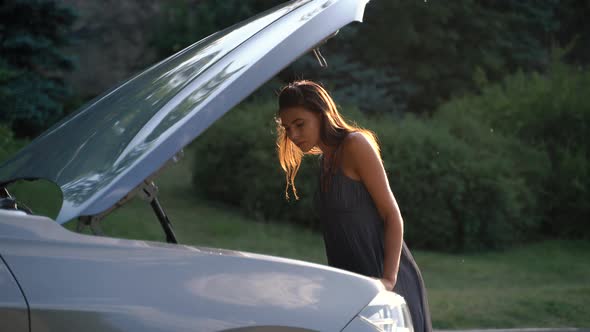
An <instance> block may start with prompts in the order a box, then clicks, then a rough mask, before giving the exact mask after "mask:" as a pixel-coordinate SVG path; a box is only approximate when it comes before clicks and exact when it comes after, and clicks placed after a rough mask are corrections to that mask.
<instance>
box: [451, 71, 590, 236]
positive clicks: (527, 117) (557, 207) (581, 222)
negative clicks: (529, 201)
mask: <svg viewBox="0 0 590 332" xmlns="http://www.w3.org/2000/svg"><path fill="white" fill-rule="evenodd" d="M589 94H590V70H588V69H585V70H582V69H577V68H574V67H570V66H567V65H563V64H561V63H559V62H554V63H553V65H552V66H551V67H550V70H549V71H548V73H547V74H546V75H540V74H524V73H518V74H516V75H514V76H511V77H509V78H507V79H506V80H505V81H504V82H503V83H502V84H499V85H491V86H486V87H484V88H483V92H482V95H481V96H468V97H465V98H461V99H457V100H455V101H453V102H450V103H449V104H447V105H445V106H443V107H442V110H443V112H449V113H453V114H455V115H454V116H455V117H464V116H475V117H477V118H478V119H480V121H482V122H483V123H485V124H486V125H488V126H489V127H490V128H493V129H494V130H496V131H498V132H502V133H504V134H505V135H509V136H514V137H517V138H518V139H520V140H521V141H522V142H523V143H524V144H526V145H528V146H533V147H535V148H536V149H539V150H541V151H544V153H546V154H547V156H548V157H549V161H550V172H549V173H548V174H547V175H546V176H545V177H544V178H543V179H541V180H542V181H541V183H540V184H541V189H540V190H538V194H539V196H540V197H539V200H540V202H542V204H540V205H539V206H538V209H539V212H540V213H541V214H542V215H543V216H544V231H545V233H546V234H547V235H552V236H555V235H557V236H564V235H565V236H569V237H586V238H587V237H588V234H590V228H589V227H590V226H589V225H588V223H587V220H590V202H589V201H588V197H590V180H589V179H590V161H589V158H590V147H589V146H588V144H586V142H588V141H589V140H590V130H589V129H590V104H589V103H588V99H587V98H588V97H587V96H588V95H589Z"/></svg>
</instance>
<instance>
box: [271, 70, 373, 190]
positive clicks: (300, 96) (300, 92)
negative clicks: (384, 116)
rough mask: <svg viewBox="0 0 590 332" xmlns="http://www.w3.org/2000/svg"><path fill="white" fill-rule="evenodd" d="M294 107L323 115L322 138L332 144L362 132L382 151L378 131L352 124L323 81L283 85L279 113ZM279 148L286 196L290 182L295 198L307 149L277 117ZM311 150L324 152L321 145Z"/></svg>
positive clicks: (300, 81) (324, 141)
mask: <svg viewBox="0 0 590 332" xmlns="http://www.w3.org/2000/svg"><path fill="white" fill-rule="evenodd" d="M292 107H303V108H305V109H307V110H309V111H311V112H314V113H319V114H320V115H321V126H320V139H321V140H322V142H323V143H324V144H326V145H328V146H334V147H337V146H339V145H340V143H341V142H342V140H344V138H345V137H346V135H348V134H349V133H352V132H361V133H363V134H364V135H365V136H366V137H367V139H369V141H370V142H371V144H372V145H373V147H374V148H375V149H376V150H377V153H379V144H377V138H376V136H375V134H374V133H373V132H371V131H369V130H366V129H363V128H360V127H358V126H356V125H354V124H349V123H347V122H346V120H345V119H344V118H343V117H342V115H340V113H339V112H338V109H337V108H336V104H335V103H334V100H333V99H332V97H330V95H329V94H328V92H327V91H326V90H325V89H324V88H323V87H322V86H321V85H319V84H317V83H315V82H312V81H307V80H299V81H294V82H292V83H289V84H288V85H286V86H285V87H283V88H282V89H281V92H280V93H279V113H280V112H281V111H283V110H286V109H288V108H292ZM276 122H277V152H278V157H279V162H280V163H281V167H282V168H283V170H284V171H285V177H286V182H287V184H286V186H285V197H286V198H287V199H289V186H291V189H292V190H293V195H294V196H295V199H299V196H297V188H296V187H295V176H296V175H297V171H299V166H301V159H302V157H303V154H304V153H303V151H301V149H299V147H298V146H297V145H295V144H294V143H293V142H292V141H291V140H290V139H289V138H288V137H287V132H286V130H285V128H284V127H283V126H281V122H280V120H279V119H278V117H277V121H276ZM308 153H309V154H321V153H322V151H321V150H320V149H319V147H317V146H316V147H314V148H312V149H311V150H310V151H309V152H308Z"/></svg>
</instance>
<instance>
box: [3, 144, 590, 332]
mask: <svg viewBox="0 0 590 332" xmlns="http://www.w3.org/2000/svg"><path fill="white" fill-rule="evenodd" d="M190 157H191V153H190V152H189V153H187V158H186V160H184V161H183V162H182V163H181V164H179V165H175V166H172V167H171V168H169V169H168V170H166V171H164V173H163V174H162V176H161V177H160V179H159V181H158V183H159V185H160V198H161V203H162V205H163V206H164V208H165V210H166V212H167V214H168V215H169V217H170V219H171V221H172V223H173V225H174V230H175V232H176V235H177V237H178V239H179V241H180V242H181V243H183V244H192V245H201V246H209V247H221V248H228V249H238V250H244V251H251V252H259V253H265V254H272V255H278V256H284V257H290V258H297V259H303V260H307V261H313V262H317V263H322V264H325V262H326V259H325V256H324V248H323V243H322V239H321V236H320V235H319V234H316V233H312V232H310V231H307V230H305V229H301V228H299V227H295V226H290V225H283V224H265V223H257V222H254V221H251V220H248V219H247V218H245V217H243V216H242V215H241V214H240V213H239V212H237V211H235V210H232V209H231V208H228V207H226V206H221V205H217V204H214V203H210V202H203V201H199V200H197V199H195V198H194V195H193V194H192V192H191V189H192V188H191V176H190ZM46 191H47V190H45V189H44V190H43V192H44V194H43V196H44V201H45V202H47V195H46V193H45V192H46ZM13 193H14V194H15V196H17V197H19V198H20V199H23V197H26V194H24V189H22V188H16V189H15V190H14V191H13ZM281 198H282V197H281V196H277V199H281ZM33 206H34V205H33ZM56 209H57V207H55V206H54V207H47V206H41V207H39V208H38V209H37V211H39V212H41V213H49V214H53V215H55V214H56V211H57V210H56ZM102 226H103V230H104V231H105V233H107V234H108V235H109V236H116V237H124V238H133V239H145V240H154V241H164V236H163V232H162V230H161V228H160V225H159V223H158V222H157V219H156V217H155V215H154V214H153V212H152V211H151V209H150V207H149V205H148V203H147V202H144V201H142V200H141V199H135V200H134V201H132V202H130V204H128V205H126V206H125V207H123V208H121V209H119V210H117V211H115V212H114V213H112V214H111V215H110V216H108V217H107V218H106V219H105V220H104V221H103V224H102ZM66 227H68V228H70V229H73V228H74V227H75V222H70V223H68V224H67V225H66ZM406 227H412V226H411V225H410V224H407V225H406ZM413 254H414V256H415V258H416V260H417V261H418V264H419V266H420V267H421V270H422V273H423V275H424V279H425V281H426V286H427V288H428V293H429V301H430V308H431V312H432V318H433V325H434V327H435V328H438V329H461V328H509V327H590V243H588V242H581V241H579V242H575V241H547V242H543V243H537V244H527V245H523V246H522V247H519V248H513V249H510V250H507V251H504V252H491V253H477V254H461V255H457V254H441V253H435V252H425V251H414V252H413Z"/></svg>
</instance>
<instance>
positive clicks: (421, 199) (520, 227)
mask: <svg viewBox="0 0 590 332" xmlns="http://www.w3.org/2000/svg"><path fill="white" fill-rule="evenodd" d="M380 123H381V124H380V125H379V124H374V125H373V128H374V129H375V130H376V132H377V134H378V135H379V138H380V141H381V147H382V150H383V152H382V154H383V159H384V164H385V168H386V170H387V171H388V176H389V181H390V185H391V188H392V190H393V192H394V193H395V195H396V198H397V200H398V202H399V205H400V208H401V210H402V215H403V217H404V220H405V224H406V228H405V229H406V231H405V232H406V234H405V238H406V239H407V241H408V242H409V243H411V244H412V246H415V247H421V248H430V249H440V250H447V251H463V250H472V249H482V248H498V247H504V246H506V245H508V244H510V243H513V242H514V241H518V240H521V239H524V238H526V237H527V236H528V235H527V234H528V233H527V231H528V230H530V228H531V227H535V221H536V219H535V218H534V215H533V214H534V213H533V214H531V213H532V212H534V211H533V210H534V209H533V207H534V205H535V197H534V194H533V191H532V189H531V188H530V187H529V186H528V185H527V181H526V179H525V178H523V176H522V175H523V174H524V173H527V172H529V173H530V174H531V178H535V176H540V175H539V174H544V171H545V169H546V168H544V167H543V165H544V164H545V163H544V161H545V158H544V156H543V155H542V154H540V153H537V152H535V151H534V150H531V149H528V148H526V147H524V146H523V145H522V144H519V142H518V141H515V140H511V139H509V138H506V137H503V136H501V135H499V134H497V133H493V132H490V131H489V129H487V128H484V127H483V126H481V125H479V124H478V122H477V121H476V120H475V119H469V118H463V119H460V121H454V120H453V119H449V118H446V117H444V116H440V117H435V118H433V119H430V120H422V119H417V118H412V117H407V118H405V119H403V120H401V121H397V123H395V124H394V125H391V122H389V123H387V122H384V121H381V122H380ZM518 154H520V155H521V156H523V158H526V159H527V160H526V163H525V164H523V165H521V164H519V160H517V159H515V156H516V155H518ZM531 164H533V165H536V166H535V167H528V165H531Z"/></svg>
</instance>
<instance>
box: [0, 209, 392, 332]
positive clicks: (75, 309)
mask: <svg viewBox="0 0 590 332" xmlns="http://www.w3.org/2000/svg"><path fill="white" fill-rule="evenodd" d="M0 252H1V253H2V259H3V260H4V261H5V262H6V264H7V265H8V266H10V268H11V271H12V272H13V273H14V276H15V278H16V279H17V280H18V281H19V285H20V286H21V287H22V290H23V292H24V293H25V294H27V303H28V305H29V307H30V318H31V321H32V322H36V323H39V324H41V325H42V326H43V327H44V328H45V330H47V331H61V330H65V329H64V320H63V319H64V318H63V317H64V315H65V316H67V317H68V322H82V324H84V328H81V329H79V330H92V331H221V330H223V331H227V330H229V329H232V328H239V327H246V326H248V327H252V329H247V331H254V330H256V331H341V330H342V329H343V328H344V327H345V326H346V324H347V323H348V322H349V321H350V320H351V319H353V318H354V317H355V315H356V314H358V313H359V312H360V311H361V310H362V309H363V308H364V307H365V306H366V305H367V304H368V303H369V302H371V300H372V299H373V298H374V297H375V296H376V295H377V293H378V292H379V291H381V290H383V286H382V285H381V284H380V283H379V282H378V281H376V280H372V279H371V278H368V277H363V276H360V275H357V274H354V273H351V272H347V271H343V270H338V269H334V268H330V267H327V266H322V265H317V264H313V263H306V262H301V261H296V260H290V259H285V258H278V257H271V256H265V255H258V254H252V253H246V252H240V251H231V250H219V249H212V248H199V247H191V246H183V245H171V244H165V243H154V242H145V241H132V240H123V239H115V238H108V237H98V236H88V235H82V234H77V233H73V232H70V231H68V230H66V229H64V228H63V227H61V226H60V225H58V224H56V223H55V222H53V221H51V220H50V219H49V218H46V217H40V216H26V215H17V214H16V213H11V212H7V211H2V210H0ZM40 271H42V273H41V274H40ZM2 295H4V294H2ZM74 324H75V323H74ZM41 325H38V326H41ZM69 326H70V327H71V326H78V325H69ZM254 326H257V327H263V326H264V327H266V328H260V329H256V328H254ZM278 327H283V328H278ZM287 327H292V328H291V329H289V328H287ZM296 327H298V328H299V329H298V328H296Z"/></svg>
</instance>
